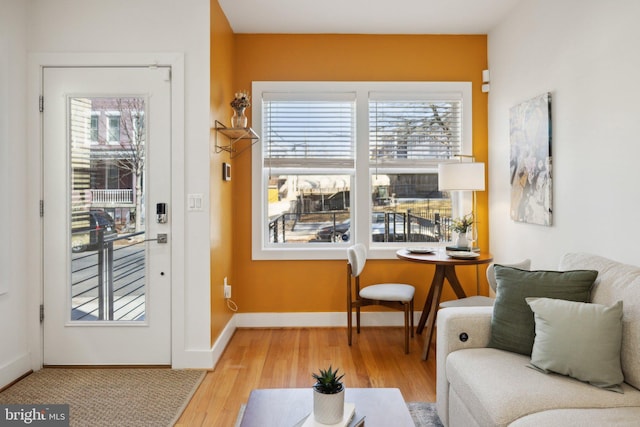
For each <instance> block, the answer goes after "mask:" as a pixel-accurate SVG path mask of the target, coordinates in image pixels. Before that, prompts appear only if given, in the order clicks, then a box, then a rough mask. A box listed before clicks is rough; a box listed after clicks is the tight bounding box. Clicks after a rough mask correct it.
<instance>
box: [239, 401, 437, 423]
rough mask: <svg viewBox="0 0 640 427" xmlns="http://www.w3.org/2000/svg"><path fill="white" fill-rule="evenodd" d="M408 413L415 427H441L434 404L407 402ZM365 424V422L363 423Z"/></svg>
mask: <svg viewBox="0 0 640 427" xmlns="http://www.w3.org/2000/svg"><path fill="white" fill-rule="evenodd" d="M245 407H246V405H242V406H241V407H240V412H239V413H238V418H237V419H236V424H235V427H239V426H240V424H241V423H242V416H243V415H244V409H245ZM407 408H409V413H410V414H411V418H412V419H413V423H414V424H415V425H416V427H443V425H442V422H441V421H440V418H439V417H438V413H437V412H436V404H435V403H432V402H409V403H407ZM365 424H366V421H365Z"/></svg>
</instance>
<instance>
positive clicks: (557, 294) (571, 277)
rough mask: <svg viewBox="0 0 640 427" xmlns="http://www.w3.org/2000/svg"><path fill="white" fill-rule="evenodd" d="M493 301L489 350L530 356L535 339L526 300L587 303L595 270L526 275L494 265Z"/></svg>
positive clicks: (533, 326) (523, 272)
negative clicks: (495, 285)
mask: <svg viewBox="0 0 640 427" xmlns="http://www.w3.org/2000/svg"><path fill="white" fill-rule="evenodd" d="M495 273H496V282H497V288H496V301H495V303H494V305H493V316H492V318H491V339H490V340H489V347H493V348H499V349H501V350H507V351H512V352H514V353H520V354H524V355H526V356H530V355H531V349H532V348H533V339H534V338H535V322H534V319H533V312H532V311H531V309H530V308H529V306H528V305H527V302H526V301H525V300H524V299H525V298H527V297H538V298H545V297H546V298H556V299H564V300H570V301H578V302H588V301H589V297H590V293H591V286H592V285H593V282H594V281H595V280H596V277H597V276H598V272H597V271H595V270H572V271H528V270H520V269H517V268H512V267H506V266H504V265H499V264H496V266H495Z"/></svg>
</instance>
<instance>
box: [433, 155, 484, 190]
mask: <svg viewBox="0 0 640 427" xmlns="http://www.w3.org/2000/svg"><path fill="white" fill-rule="evenodd" d="M438 190H440V191H484V163H479V162H472V163H441V164H439V165H438Z"/></svg>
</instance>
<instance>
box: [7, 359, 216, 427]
mask: <svg viewBox="0 0 640 427" xmlns="http://www.w3.org/2000/svg"><path fill="white" fill-rule="evenodd" d="M204 376H205V372H204V371H198V370H173V369H168V368H148V369H147V368H131V369H127V368H113V369H111V368H108V369H67V368H60V369H59V368H45V369H41V370H39V371H37V372H34V373H33V374H31V375H29V376H27V377H26V378H24V379H22V380H20V381H19V382H17V383H16V384H14V385H12V386H11V387H9V388H8V389H6V390H5V391H3V392H2V393H0V404H3V405H6V404H34V405H37V404H41V405H47V404H69V418H70V425H71V426H78V427H80V426H82V427H84V426H95V427H101V426H105V427H106V426H109V427H112V426H132V427H133V426H136V427H140V426H154V427H156V426H172V425H173V424H175V422H176V421H177V420H178V418H179V417H180V415H181V414H182V411H183V410H184V408H185V407H186V405H187V403H188V402H189V400H190V399H191V397H192V396H193V393H195V391H196V389H197V388H198V386H199V385H200V382H201V381H202V379H203V378H204Z"/></svg>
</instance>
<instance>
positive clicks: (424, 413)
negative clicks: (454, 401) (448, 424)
mask: <svg viewBox="0 0 640 427" xmlns="http://www.w3.org/2000/svg"><path fill="white" fill-rule="evenodd" d="M407 407H408V408H409V413H411V418H413V422H414V423H415V425H416V427H443V425H442V422H441V421H440V417H438V413H437V412H436V404H435V403H432V402H409V403H407Z"/></svg>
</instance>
